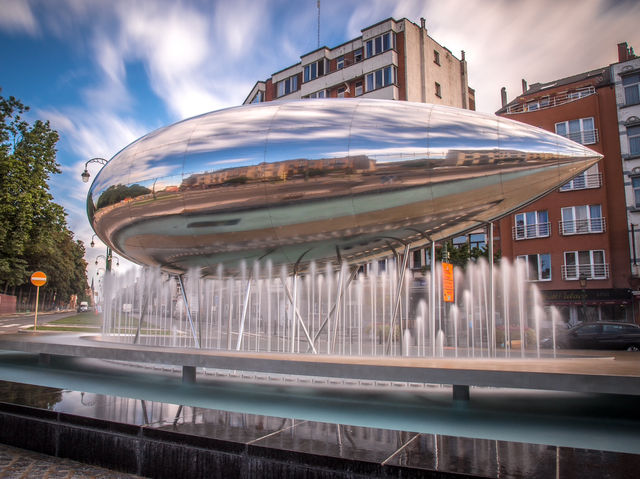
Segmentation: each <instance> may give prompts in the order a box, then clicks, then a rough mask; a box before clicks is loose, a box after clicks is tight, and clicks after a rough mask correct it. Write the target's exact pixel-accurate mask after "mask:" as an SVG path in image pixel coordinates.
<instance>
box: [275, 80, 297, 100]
mask: <svg viewBox="0 0 640 479" xmlns="http://www.w3.org/2000/svg"><path fill="white" fill-rule="evenodd" d="M294 91H298V75H293V76H291V77H289V78H285V79H284V80H282V81H279V82H278V97H281V96H284V95H288V94H289V93H293V92H294Z"/></svg>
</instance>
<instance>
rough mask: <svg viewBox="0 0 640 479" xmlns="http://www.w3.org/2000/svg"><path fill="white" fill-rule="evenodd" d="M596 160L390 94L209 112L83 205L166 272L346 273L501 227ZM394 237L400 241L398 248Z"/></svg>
mask: <svg viewBox="0 0 640 479" xmlns="http://www.w3.org/2000/svg"><path fill="white" fill-rule="evenodd" d="M600 158H601V155H599V154H598V153H596V152H594V151H592V150H590V149H588V148H585V147H583V146H581V145H579V144H577V143H574V142H572V141H570V140H568V139H566V138H563V137H560V136H557V135H555V134H553V133H549V132H547V131H544V130H541V129H539V128H535V127H532V126H529V125H525V124H522V123H519V122H515V121H512V120H508V119H505V118H500V117H496V116H493V115H486V114H480V113H476V112H473V111H469V110H461V109H456V108H451V107H443V106H437V105H429V104H422V103H408V102H400V101H389V100H369V99H348V100H335V99H333V100H301V101H289V102H270V103H263V104H258V105H250V106H241V107H237V108H229V109H226V110H221V111H215V112H212V113H206V114H204V115H200V116H198V117H195V118H190V119H188V120H184V121H181V122H179V123H176V124H174V125H171V126H168V127H166V128H162V129H160V130H157V131H154V132H152V133H149V134H148V135H146V136H144V137H142V138H140V139H139V140H137V141H135V142H134V143H132V144H131V145H129V146H127V147H126V148H124V149H123V150H122V151H120V152H119V153H118V154H116V155H115V156H114V157H113V158H112V159H111V161H109V163H107V165H106V166H105V167H104V168H103V169H102V170H101V171H100V173H99V174H98V175H97V177H96V179H95V181H94V182H93V184H92V186H91V189H90V191H89V196H88V214H89V219H90V221H91V224H92V226H93V228H94V230H95V231H96V233H97V234H98V236H99V237H100V238H101V239H102V240H103V241H104V242H105V243H106V244H108V245H109V246H111V247H112V248H113V250H115V251H116V252H118V253H119V254H121V255H122V256H124V257H126V258H128V259H130V260H132V261H134V262H136V263H140V264H145V265H159V266H161V267H162V268H163V269H165V270H167V271H172V272H182V271H185V270H186V269H188V268H189V267H196V266H197V267H201V268H203V271H204V274H212V273H213V272H214V271H215V268H216V265H217V264H219V263H222V264H225V269H226V270H232V269H233V268H234V266H235V265H236V264H237V263H238V261H239V260H241V259H246V260H247V261H252V260H254V259H258V258H269V259H271V260H272V261H273V263H274V264H279V263H287V264H293V263H295V262H297V261H298V260H300V258H302V260H301V264H304V263H305V262H307V261H310V260H312V259H313V260H316V261H324V260H330V261H335V260H336V257H337V256H338V255H339V256H340V257H341V258H342V260H343V261H348V262H350V263H358V262H364V261H367V260H371V259H373V258H375V257H376V256H382V255H387V254H388V253H389V244H394V245H396V246H398V245H400V244H401V242H405V243H410V244H411V245H412V246H420V245H424V244H426V243H428V242H429V241H430V240H431V239H434V240H439V239H442V238H446V237H450V236H452V235H454V234H457V233H461V232H463V231H465V230H469V229H471V228H474V227H477V226H480V225H483V224H485V223H486V222H487V221H493V220H495V219H498V218H500V217H502V216H504V215H507V214H509V213H510V212H512V211H514V210H515V209H517V208H520V207H521V206H523V205H526V204H527V203H529V202H531V201H533V200H535V199H537V198H539V197H540V196H542V195H544V194H546V193H548V192H549V191H551V190H553V189H555V188H558V187H559V186H560V185H562V184H563V183H565V182H567V181H568V180H570V179H571V178H573V177H574V176H576V175H577V174H579V173H580V172H582V171H584V170H585V169H587V168H588V167H589V166H591V165H592V164H594V163H595V162H596V161H598V160H599V159H600ZM396 240H400V241H396Z"/></svg>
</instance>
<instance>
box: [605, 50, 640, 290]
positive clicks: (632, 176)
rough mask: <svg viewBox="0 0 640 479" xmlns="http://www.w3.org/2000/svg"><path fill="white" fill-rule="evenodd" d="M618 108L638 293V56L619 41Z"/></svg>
mask: <svg viewBox="0 0 640 479" xmlns="http://www.w3.org/2000/svg"><path fill="white" fill-rule="evenodd" d="M611 80H612V81H613V83H614V85H615V92H616V106H617V112H618V132H619V136H620V153H621V156H622V168H623V170H624V191H625V198H626V210H627V220H628V226H629V243H630V244H629V246H630V256H631V258H630V260H631V275H632V277H633V280H634V281H633V290H634V296H637V295H638V293H640V57H637V56H636V55H635V54H634V52H633V48H630V47H629V46H627V44H626V43H620V44H619V45H618V63H614V64H613V65H611Z"/></svg>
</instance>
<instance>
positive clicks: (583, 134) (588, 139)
mask: <svg viewBox="0 0 640 479" xmlns="http://www.w3.org/2000/svg"><path fill="white" fill-rule="evenodd" d="M560 136H564V137H565V138H569V139H570V140H571V141H575V142H576V143H581V144H583V145H593V144H594V143H598V141H600V136H599V134H598V129H595V130H580V131H571V132H567V133H565V134H564V135H560Z"/></svg>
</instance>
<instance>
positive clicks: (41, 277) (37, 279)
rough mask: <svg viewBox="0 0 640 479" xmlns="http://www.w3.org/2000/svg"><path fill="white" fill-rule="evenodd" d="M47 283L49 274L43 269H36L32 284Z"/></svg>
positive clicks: (32, 276) (41, 284)
mask: <svg viewBox="0 0 640 479" xmlns="http://www.w3.org/2000/svg"><path fill="white" fill-rule="evenodd" d="M46 283H47V275H46V274H44V273H43V272H42V271H36V272H35V273H33V274H32V275H31V284H32V285H34V286H44V285H45V284H46Z"/></svg>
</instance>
